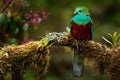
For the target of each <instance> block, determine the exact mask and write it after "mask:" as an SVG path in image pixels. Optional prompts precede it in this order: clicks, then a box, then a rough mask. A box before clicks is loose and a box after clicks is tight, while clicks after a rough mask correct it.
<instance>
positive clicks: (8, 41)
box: [7, 37, 18, 45]
mask: <svg viewBox="0 0 120 80" xmlns="http://www.w3.org/2000/svg"><path fill="white" fill-rule="evenodd" d="M7 43H8V44H10V45H11V44H14V45H17V44H18V42H17V40H16V39H15V38H11V37H8V38H7Z"/></svg>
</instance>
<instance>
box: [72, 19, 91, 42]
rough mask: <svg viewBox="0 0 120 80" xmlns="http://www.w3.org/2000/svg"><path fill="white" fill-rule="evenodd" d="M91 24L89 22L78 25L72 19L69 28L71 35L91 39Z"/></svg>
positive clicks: (78, 38)
mask: <svg viewBox="0 0 120 80" xmlns="http://www.w3.org/2000/svg"><path fill="white" fill-rule="evenodd" d="M91 26H92V23H91V22H89V23H88V24H85V25H78V24H76V23H74V22H73V21H72V29H71V33H72V36H73V37H74V38H75V39H77V40H91V39H92V34H91Z"/></svg>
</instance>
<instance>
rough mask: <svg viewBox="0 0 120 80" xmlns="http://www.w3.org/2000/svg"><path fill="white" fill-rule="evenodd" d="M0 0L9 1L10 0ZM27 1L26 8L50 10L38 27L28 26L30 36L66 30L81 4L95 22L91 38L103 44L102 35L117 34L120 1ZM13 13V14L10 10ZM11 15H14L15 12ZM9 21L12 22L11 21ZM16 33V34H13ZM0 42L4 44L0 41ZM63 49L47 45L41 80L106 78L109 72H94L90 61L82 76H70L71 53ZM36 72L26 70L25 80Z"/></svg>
mask: <svg viewBox="0 0 120 80" xmlns="http://www.w3.org/2000/svg"><path fill="white" fill-rule="evenodd" d="M1 1H8V2H9V1H12V0H1ZM1 1H0V8H2V6H4V4H3V5H1V4H2V3H1ZM16 1H17V0H16ZM20 1H24V0H20ZM28 2H29V3H30V4H32V5H30V8H28V9H27V10H29V9H30V10H31V8H32V9H33V10H48V12H49V16H48V18H47V19H46V20H44V21H42V22H40V25H39V27H37V29H36V30H34V27H32V26H33V25H30V26H31V27H29V26H27V27H29V38H30V39H33V40H40V39H41V37H44V36H45V35H46V34H47V33H48V32H63V31H65V28H66V27H67V26H69V23H70V20H71V18H72V16H73V12H74V9H75V8H76V7H80V6H85V7H87V8H89V10H90V13H91V18H92V20H93V22H94V38H93V40H94V41H99V42H102V43H104V44H106V43H105V41H104V40H103V39H102V38H101V36H105V37H108V36H107V34H108V33H113V32H118V33H120V0H28ZM18 3H19V1H18ZM33 5H34V6H33ZM13 7H14V6H13ZM18 7H19V6H18ZM13 9H14V8H13ZM18 9H19V8H18ZM18 11H19V10H18ZM8 12H9V11H8ZM21 12H22V11H21ZM12 14H16V13H15V12H14V11H13V13H12ZM18 14H19V13H18ZM12 16H13V17H16V15H15V16H14V15H12ZM12 16H11V17H12ZM23 16H24V15H23ZM23 16H22V17H23ZM10 19H11V18H10ZM13 21H14V19H13ZM21 21H22V20H21ZM18 22H19V21H18ZM9 23H11V20H10V22H9ZM16 24H17V23H16ZM16 24H15V26H14V25H13V24H12V26H13V27H16V28H18V27H19V26H21V25H19V24H17V25H16ZM0 26H2V27H5V25H1V24H0ZM12 26H11V27H12ZM2 27H1V28H2ZM8 28H9V26H8ZM6 29H7V28H6ZM3 30H4V29H3ZM8 31H9V30H8ZM11 32H13V31H11ZM18 32H19V31H18ZM1 33H3V34H4V32H2V31H1ZM22 33H23V32H22ZM3 34H2V35H3ZM27 34H28V33H27ZM17 35H19V34H17ZM17 35H15V37H16V36H17ZM8 36H10V35H9V34H7V35H6V37H5V38H7V37H8ZM10 37H11V36H10ZM23 37H25V36H23ZM27 37H28V36H27ZM20 38H21V37H20ZM20 38H18V39H20ZM2 39H4V38H1V40H2ZM21 40H22V39H21ZM3 41H4V40H3ZM28 41H29V40H28ZM14 42H15V41H14ZM0 43H1V44H3V43H2V42H0ZM64 48H65V47H60V46H58V47H53V48H50V55H51V61H50V67H49V69H48V73H47V74H46V75H45V76H43V77H42V79H41V80H109V75H106V74H103V75H96V73H95V71H94V69H93V63H92V62H89V63H86V64H85V71H84V74H83V77H81V78H76V77H73V75H72V56H73V52H72V50H71V49H68V48H67V49H64ZM35 73H36V72H35V71H34V70H33V69H30V70H27V73H26V74H25V80H34V77H35Z"/></svg>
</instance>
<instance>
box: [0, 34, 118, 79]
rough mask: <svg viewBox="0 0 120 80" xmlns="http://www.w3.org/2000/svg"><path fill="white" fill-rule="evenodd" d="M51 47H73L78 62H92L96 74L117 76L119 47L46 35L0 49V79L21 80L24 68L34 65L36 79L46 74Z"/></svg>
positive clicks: (112, 77) (63, 36)
mask: <svg viewBox="0 0 120 80" xmlns="http://www.w3.org/2000/svg"><path fill="white" fill-rule="evenodd" d="M52 46H68V47H71V48H77V49H78V51H79V52H82V54H79V57H80V59H82V60H84V59H85V58H87V59H91V60H94V61H95V65H94V66H95V69H96V71H97V72H99V73H100V74H103V73H108V74H109V75H110V76H111V80H119V79H120V77H119V75H120V47H116V48H108V47H107V46H105V45H103V44H100V43H98V42H94V41H77V40H75V39H73V38H72V37H71V36H69V35H67V33H66V32H60V33H58V32H52V33H48V34H47V35H46V37H44V38H43V39H41V40H40V41H31V42H29V43H26V44H23V45H19V46H14V45H10V46H6V47H3V48H1V50H0V76H1V77H0V78H1V79H2V78H4V77H5V76H6V75H7V74H11V77H10V78H11V80H23V75H24V73H25V70H26V68H27V67H29V66H30V65H31V64H34V65H35V67H36V69H37V71H38V74H39V77H38V79H39V78H41V77H42V76H43V75H45V73H46V72H47V68H48V66H49V60H50V56H49V48H50V47H52Z"/></svg>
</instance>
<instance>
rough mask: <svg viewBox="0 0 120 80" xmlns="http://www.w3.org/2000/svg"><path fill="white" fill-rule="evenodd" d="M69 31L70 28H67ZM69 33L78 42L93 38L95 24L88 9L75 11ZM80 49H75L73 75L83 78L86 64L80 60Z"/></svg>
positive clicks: (81, 8) (83, 8)
mask: <svg viewBox="0 0 120 80" xmlns="http://www.w3.org/2000/svg"><path fill="white" fill-rule="evenodd" d="M67 29H68V28H67ZM69 30H70V31H69V32H70V33H71V35H72V36H73V38H75V39H76V40H80V41H83V40H85V41H88V40H91V39H92V37H93V22H92V20H91V18H90V13H89V11H88V9H87V8H86V7H78V8H76V9H75V12H74V16H73V18H72V19H71V21H70V26H69ZM78 53H79V54H80V52H78V49H77V48H75V49H74V57H73V75H74V76H76V77H81V76H82V74H83V68H84V63H83V61H82V60H80V59H79V56H78Z"/></svg>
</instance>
